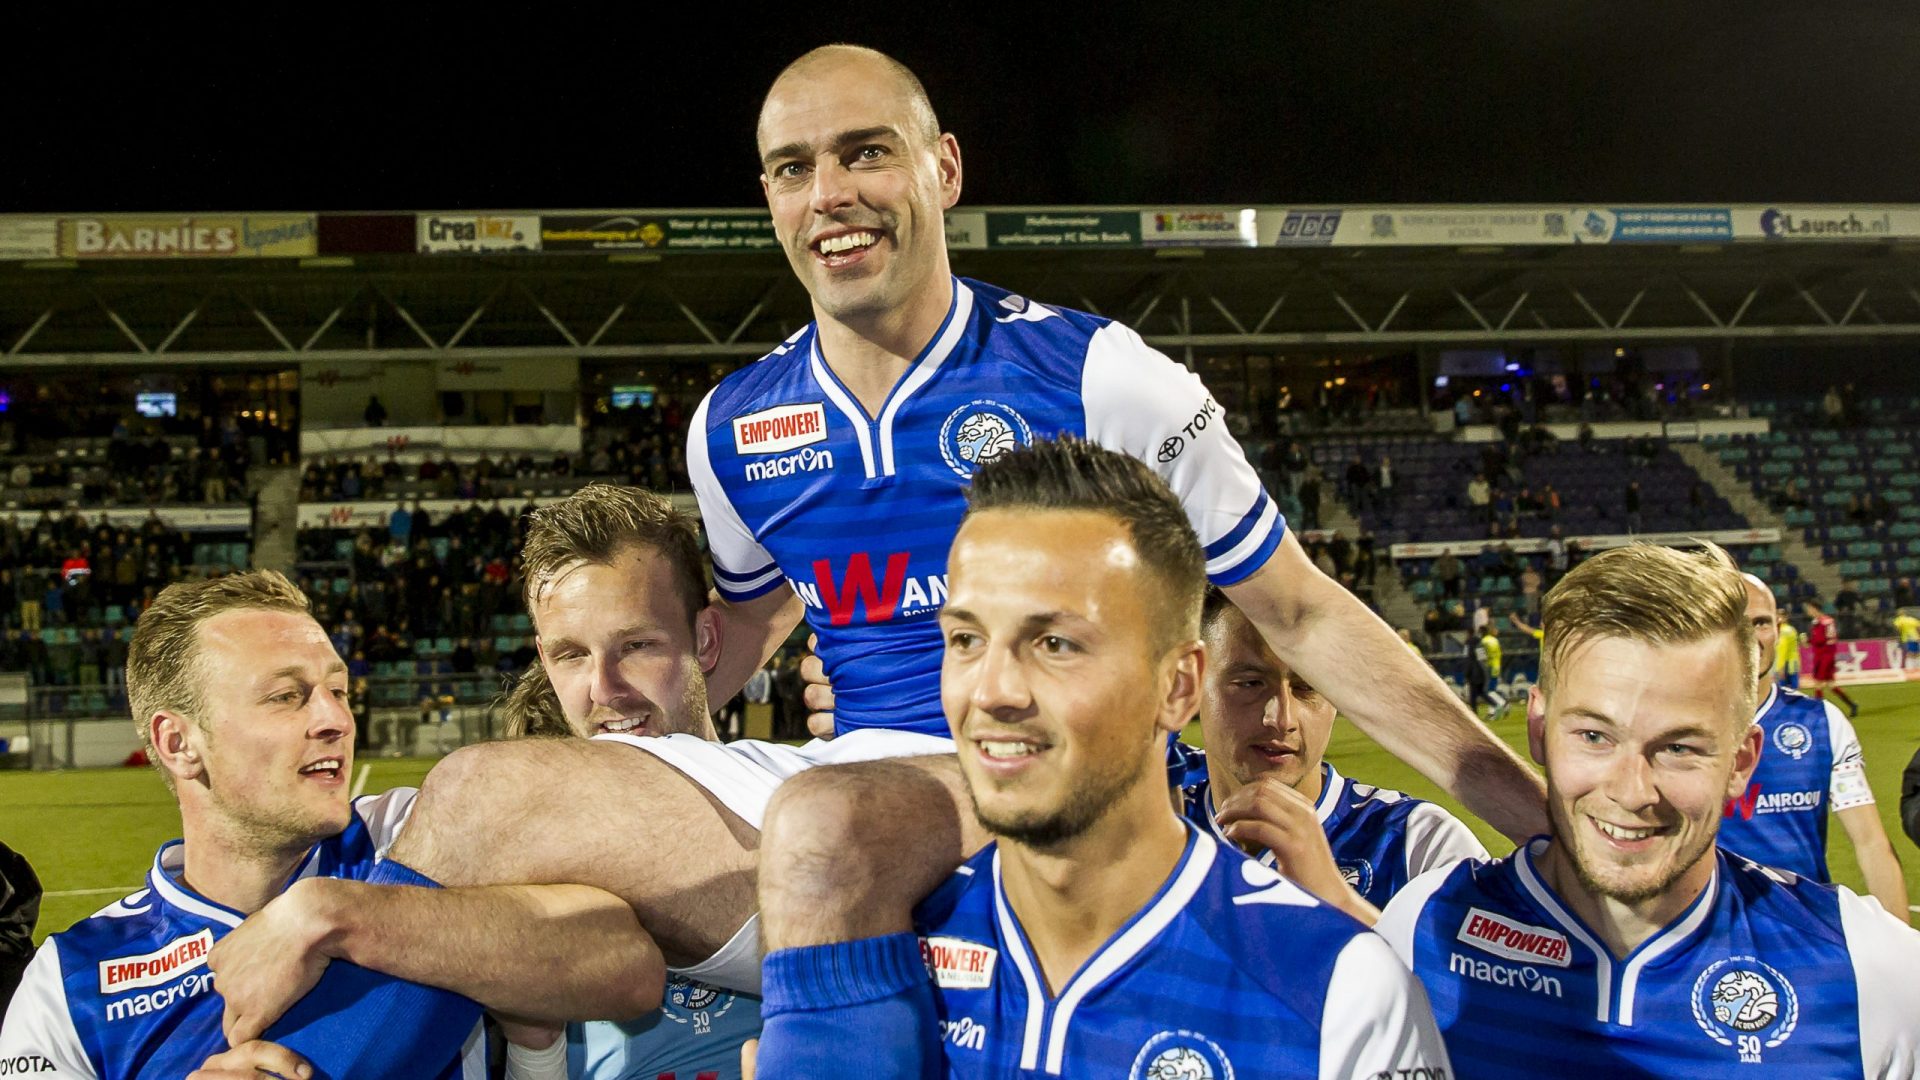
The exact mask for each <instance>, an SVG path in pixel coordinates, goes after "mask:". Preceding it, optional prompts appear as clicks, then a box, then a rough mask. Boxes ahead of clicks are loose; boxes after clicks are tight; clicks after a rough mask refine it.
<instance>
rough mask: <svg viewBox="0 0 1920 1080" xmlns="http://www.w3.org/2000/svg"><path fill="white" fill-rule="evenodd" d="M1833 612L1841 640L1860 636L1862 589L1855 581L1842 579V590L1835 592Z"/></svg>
mask: <svg viewBox="0 0 1920 1080" xmlns="http://www.w3.org/2000/svg"><path fill="white" fill-rule="evenodd" d="M1833 613H1834V616H1835V619H1834V621H1835V623H1836V624H1837V625H1838V627H1839V630H1840V638H1841V640H1843V641H1851V640H1853V639H1854V638H1857V637H1859V636H1860V590H1859V589H1857V588H1855V587H1854V584H1853V582H1851V581H1847V580H1845V579H1842V580H1841V582H1840V591H1839V592H1837V593H1834V594H1833Z"/></svg>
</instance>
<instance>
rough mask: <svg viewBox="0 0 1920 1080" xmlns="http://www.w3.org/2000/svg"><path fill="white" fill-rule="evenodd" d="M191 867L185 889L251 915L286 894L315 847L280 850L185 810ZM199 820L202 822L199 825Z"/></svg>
mask: <svg viewBox="0 0 1920 1080" xmlns="http://www.w3.org/2000/svg"><path fill="white" fill-rule="evenodd" d="M181 816H182V826H183V827H182V830H181V831H182V832H183V833H184V834H185V836H186V843H184V844H182V845H181V847H182V848H184V849H185V863H186V865H185V866H184V868H183V869H182V870H181V875H180V876H181V883H182V884H184V885H185V886H186V887H187V888H189V889H192V890H193V891H194V892H196V893H199V894H200V895H201V896H204V897H206V898H207V899H209V900H212V901H213V902H214V903H216V904H221V905H224V906H226V907H230V908H232V909H233V910H235V911H238V912H240V913H241V914H242V915H251V914H253V913H254V912H256V911H259V910H260V909H261V908H263V907H266V906H267V902H268V901H269V900H272V899H273V898H274V897H276V896H279V895H280V894H281V893H282V892H283V891H285V889H286V885H287V879H288V878H291V877H292V876H293V872H294V871H295V870H297V869H299V867H300V860H301V859H303V858H305V856H306V854H307V852H308V851H309V850H310V849H311V848H312V846H313V845H311V844H299V845H297V846H274V845H269V844H263V843H260V842H258V841H257V840H253V839H250V838H248V837H247V836H246V835H245V834H244V830H241V829H239V828H238V827H236V826H234V825H233V824H232V823H230V822H226V821H223V820H218V819H216V818H215V816H214V815H212V814H194V813H192V812H190V811H189V810H188V808H187V807H185V806H182V807H181ZM196 819H198V820H196Z"/></svg>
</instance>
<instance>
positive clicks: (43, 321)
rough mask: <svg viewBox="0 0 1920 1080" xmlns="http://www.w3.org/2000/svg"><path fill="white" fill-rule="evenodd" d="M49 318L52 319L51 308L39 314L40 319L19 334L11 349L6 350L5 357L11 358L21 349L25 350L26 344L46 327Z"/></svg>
mask: <svg viewBox="0 0 1920 1080" xmlns="http://www.w3.org/2000/svg"><path fill="white" fill-rule="evenodd" d="M51 318H53V309H52V308H48V309H47V310H45V311H42V312H41V313H40V317H39V318H37V319H35V320H33V325H32V326H29V327H27V329H26V330H25V331H24V332H23V333H21V335H20V336H19V337H17V338H15V339H14V341H13V345H12V347H10V348H9V349H7V355H8V356H12V355H14V354H15V353H18V352H19V351H20V350H21V349H24V348H26V347H27V342H29V341H32V340H33V335H35V334H37V333H39V332H40V328H41V327H43V326H45V325H47V320H49V319H51Z"/></svg>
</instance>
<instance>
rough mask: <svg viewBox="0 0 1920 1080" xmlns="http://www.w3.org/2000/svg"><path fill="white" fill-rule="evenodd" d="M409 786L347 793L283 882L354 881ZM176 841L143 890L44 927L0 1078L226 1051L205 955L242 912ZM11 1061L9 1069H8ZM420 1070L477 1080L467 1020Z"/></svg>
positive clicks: (185, 1060) (156, 1071)
mask: <svg viewBox="0 0 1920 1080" xmlns="http://www.w3.org/2000/svg"><path fill="white" fill-rule="evenodd" d="M414 795H415V790H414V789H413V788H395V789H393V790H391V791H388V792H385V793H383V794H380V795H369V796H366V797H365V798H361V799H356V800H354V804H353V818H352V821H351V823H349V824H348V826H347V828H346V830H345V831H344V832H342V833H341V834H340V835H338V836H335V837H332V838H330V839H327V840H323V841H321V842H320V843H318V844H315V845H314V846H313V850H312V851H310V852H308V853H307V857H306V861H305V862H303V863H302V864H301V866H300V869H299V871H298V872H296V873H295V874H294V876H293V877H292V878H290V879H289V880H288V884H292V883H293V882H294V881H298V880H301V879H302V878H309V877H337V878H350V879H353V880H356V881H359V880H364V879H365V878H366V876H367V874H368V873H369V872H370V871H371V870H372V869H373V866H374V862H375V860H376V859H377V858H378V856H379V854H380V853H381V852H383V851H385V850H386V847H387V845H389V844H391V843H392V842H393V838H394V836H396V835H397V834H398V832H399V829H400V827H401V825H402V824H403V823H404V822H405V821H406V816H407V812H408V811H409V810H410V809H411V808H412V804H413V796H414ZM185 864H186V851H185V848H184V847H183V846H182V843H181V841H178V840H174V841H172V842H170V843H168V844H166V845H165V846H164V847H162V848H161V849H160V851H159V854H157V855H156V856H155V857H154V861H153V867H152V869H150V870H149V871H148V873H147V887H146V888H144V889H141V890H140V891H139V892H136V893H134V894H132V895H131V896H128V897H127V898H126V899H124V900H121V901H118V902H117V903H114V904H111V905H109V906H107V907H106V908H103V909H102V910H101V911H100V912H98V913H97V914H95V915H93V916H90V917H89V918H86V919H83V920H81V921H80V922H78V923H75V924H74V925H73V926H72V927H70V928H69V929H67V930H63V931H61V932H60V933H57V934H54V935H53V936H52V937H50V938H48V939H47V940H46V942H45V943H43V944H42V945H41V946H40V949H39V951H38V952H37V953H35V954H34V958H33V962H32V963H31V964H29V965H28V967H27V971H26V974H25V976H24V977H23V978H22V979H21V982H20V988H19V990H18V991H16V992H15V994H14V998H13V1003H12V1005H11V1006H9V1007H8V1009H7V1018H6V1022H5V1023H4V1024H0V1076H4V1075H18V1076H34V1077H41V1076H45V1077H62V1078H67V1077H85V1078H88V1080H131V1078H134V1077H142V1078H151V1080H180V1077H183V1076H185V1075H187V1074H188V1073H189V1072H192V1071H193V1070H195V1069H197V1068H199V1067H200V1065H201V1063H202V1062H204V1061H206V1059H207V1058H210V1057H212V1056H213V1055H215V1054H217V1053H220V1052H221V1051H223V1050H225V1049H227V1040H226V1036H224V1035H223V1034H221V1030H220V1014H221V1010H222V1009H223V1008H224V1007H225V1002H224V1001H223V1000H222V999H221V998H220V996H219V995H218V994H217V993H215V992H214V986H213V973H212V972H210V971H208V970H207V954H208V953H209V952H211V951H212V949H213V944H214V942H216V941H218V940H220V939H221V938H222V937H224V936H226V934H227V932H228V931H229V930H232V929H233V928H234V927H236V926H239V925H240V923H241V921H242V919H244V918H245V916H243V915H241V914H240V913H239V912H238V911H235V910H233V909H232V908H229V907H225V906H223V905H221V904H217V903H215V902H213V901H212V900H208V899H207V898H206V897H204V896H201V895H199V894H198V893H195V892H193V891H192V890H191V889H188V888H187V887H186V886H185V885H183V884H182V883H181V881H180V874H181V871H182V869H183V868H184V867H185ZM9 1068H11V1069H12V1071H11V1073H9V1072H8V1071H7V1070H8V1069H9ZM420 1075H422V1076H425V1077H443V1078H451V1077H459V1078H461V1080H484V1078H485V1077H486V1075H487V1072H486V1057H485V1047H484V1045H483V1040H482V1038H481V1029H480V1027H479V1025H475V1026H474V1029H473V1033H472V1035H471V1036H470V1037H469V1038H468V1039H467V1042H466V1045H465V1047H464V1048H463V1050H462V1057H461V1060H459V1061H457V1062H454V1063H452V1064H450V1065H447V1064H443V1065H441V1066H439V1067H429V1068H423V1069H422V1070H421V1074H420Z"/></svg>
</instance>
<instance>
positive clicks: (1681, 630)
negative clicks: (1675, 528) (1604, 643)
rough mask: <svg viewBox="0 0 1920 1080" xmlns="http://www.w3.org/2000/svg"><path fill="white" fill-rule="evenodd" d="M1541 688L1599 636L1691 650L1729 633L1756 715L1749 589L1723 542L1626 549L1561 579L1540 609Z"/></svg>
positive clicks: (1745, 704) (1744, 710) (1744, 709)
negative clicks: (1690, 548) (1696, 644)
mask: <svg viewBox="0 0 1920 1080" xmlns="http://www.w3.org/2000/svg"><path fill="white" fill-rule="evenodd" d="M1540 629H1541V631H1542V633H1543V635H1544V636H1543V637H1542V639H1541V642H1540V688H1541V690H1542V691H1544V692H1546V693H1551V692H1552V689H1553V674H1554V671H1555V669H1557V668H1558V667H1559V665H1560V664H1562V663H1564V662H1565V661H1566V658H1567V657H1568V656H1569V655H1570V654H1571V653H1572V652H1573V651H1574V650H1575V649H1576V648H1578V647H1579V646H1581V645H1584V644H1586V643H1588V642H1591V641H1594V640H1597V639H1600V638H1625V639H1627V640H1629V641H1639V642H1645V643H1648V644H1658V645H1681V644H1692V643H1694V642H1697V641H1705V640H1707V639H1709V638H1713V637H1717V636H1719V635H1721V634H1727V635H1730V636H1732V637H1733V639H1734V641H1735V644H1736V646H1737V649H1738V652H1739V656H1740V669H1741V681H1740V686H1741V691H1740V692H1741V693H1742V694H1743V695H1744V698H1743V699H1742V701H1741V710H1740V715H1741V716H1742V717H1743V718H1744V717H1747V716H1749V715H1751V713H1752V711H1753V704H1754V702H1753V694H1754V680H1755V678H1756V677H1757V672H1756V670H1755V665H1756V664H1757V663H1758V656H1757V654H1756V652H1755V647H1754V638H1753V624H1752V623H1751V622H1749V621H1748V620H1747V585H1746V582H1745V581H1744V580H1743V579H1742V578H1741V577H1740V571H1739V569H1738V568H1737V567H1736V566H1734V563H1733V559H1732V558H1731V557H1729V556H1728V555H1727V552H1726V550H1725V549H1724V548H1721V547H1720V546H1719V545H1718V544H1712V543H1706V544H1704V545H1703V550H1700V551H1678V550H1675V549H1673V548H1667V547H1659V546H1657V545H1654V544H1628V545H1627V546H1625V547H1619V548H1614V549H1613V550H1611V551H1604V552H1601V553H1600V554H1598V555H1595V556H1593V557H1592V558H1590V559H1588V560H1587V561H1586V562H1583V563H1581V564H1580V565H1579V566H1577V567H1575V568H1574V569H1573V570H1572V571H1570V572H1569V573H1568V574H1567V576H1566V577H1564V578H1561V579H1560V583H1559V584H1558V585H1555V586H1554V587H1553V588H1552V589H1551V590H1550V591H1549V592H1548V593H1547V595H1546V597H1545V598H1544V600H1543V601H1542V604H1541V613H1540Z"/></svg>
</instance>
